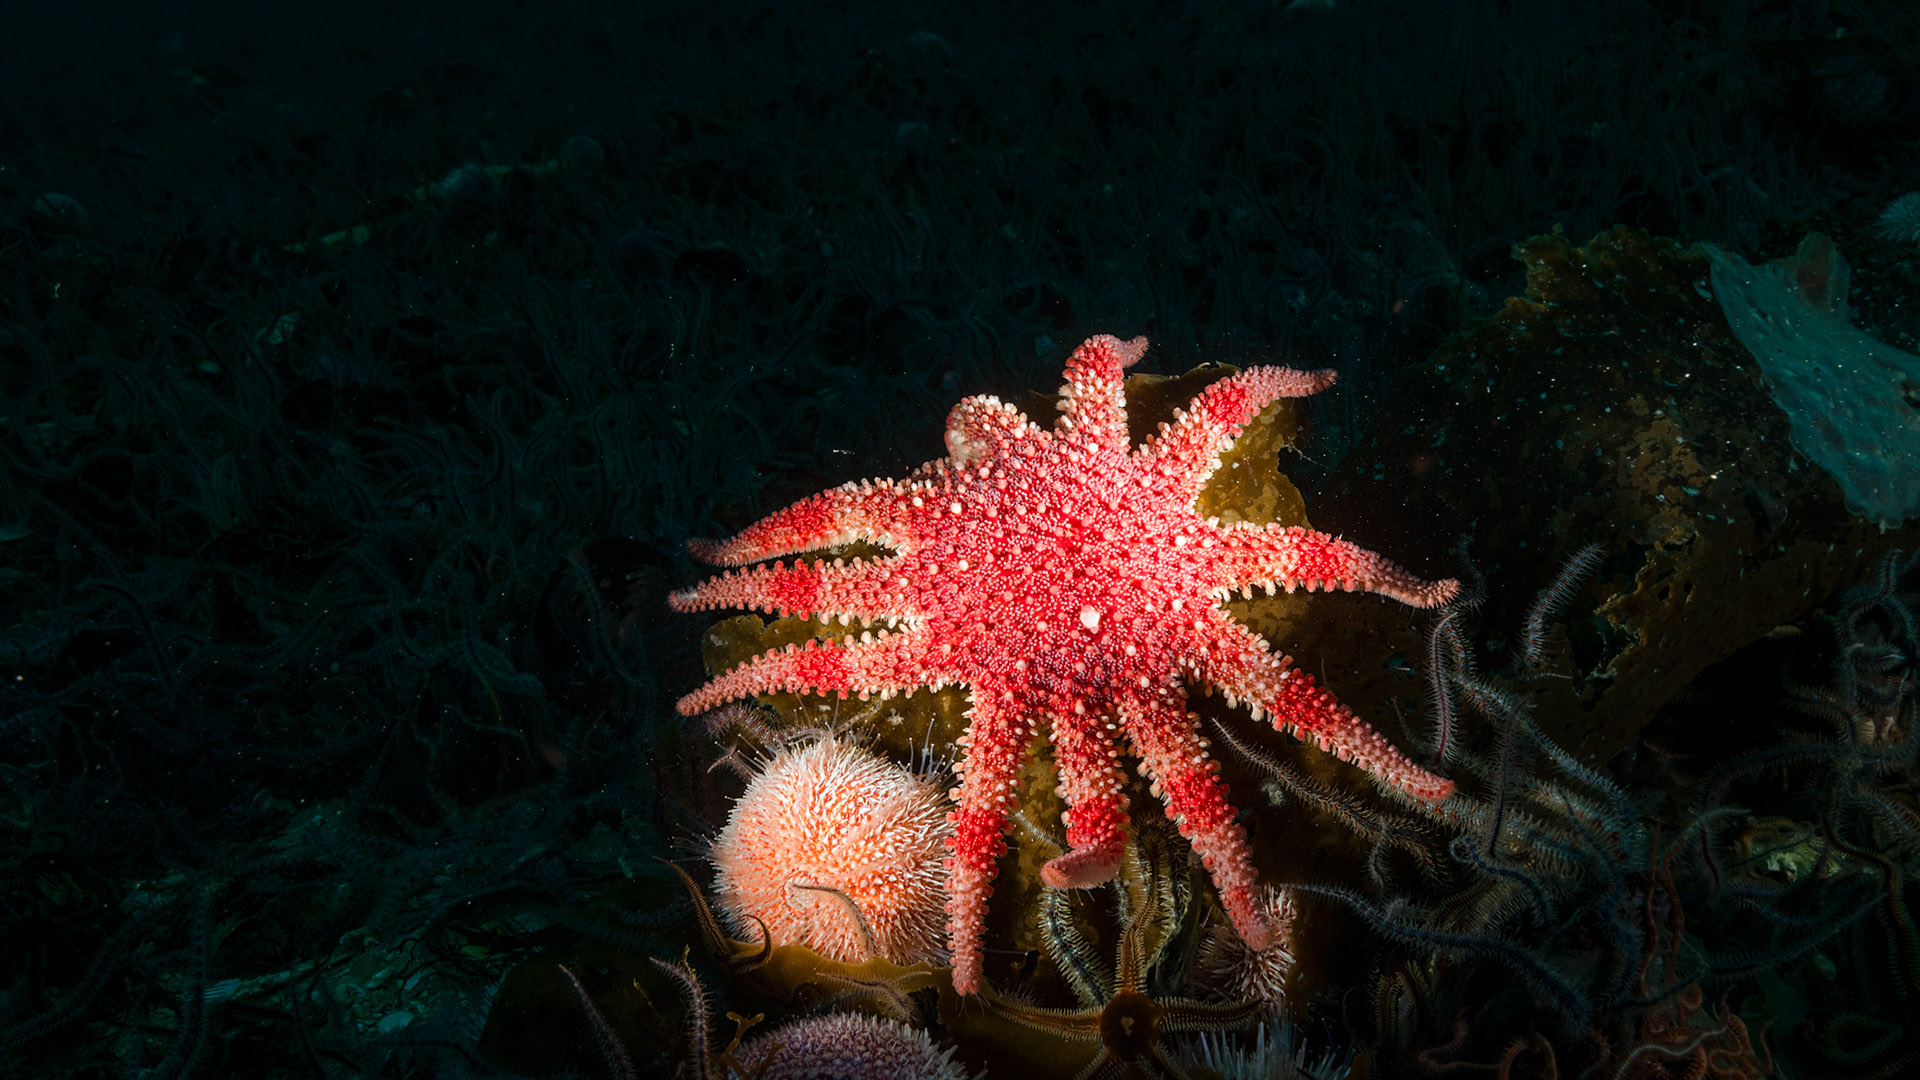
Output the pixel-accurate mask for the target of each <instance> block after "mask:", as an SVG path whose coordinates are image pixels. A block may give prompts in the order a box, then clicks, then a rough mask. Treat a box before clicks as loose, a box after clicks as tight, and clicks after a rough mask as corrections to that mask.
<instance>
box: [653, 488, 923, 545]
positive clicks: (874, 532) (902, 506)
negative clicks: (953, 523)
mask: <svg viewBox="0 0 1920 1080" xmlns="http://www.w3.org/2000/svg"><path fill="white" fill-rule="evenodd" d="M912 497H913V495H912V492H910V491H906V490H902V488H901V486H900V485H899V484H897V483H895V482H894V481H891V480H881V481H872V480H857V481H854V482H853V483H850V484H842V485H841V486H839V487H837V488H833V489H831V490H828V491H823V492H821V493H820V494H818V495H812V496H809V497H807V498H805V499H801V500H800V501H799V502H797V503H794V504H793V505H792V506H789V507H787V508H786V509H784V510H776V511H774V512H773V513H771V514H768V515H767V516H766V517H763V518H761V519H760V520H759V521H756V522H754V523H753V524H751V525H749V526H747V527H746V528H745V529H742V530H741V531H740V532H739V533H738V534H736V535H735V536H733V537H732V538H731V539H727V540H689V541H687V550H688V551H691V552H693V557H694V558H696V559H699V560H700V561H702V562H710V563H718V564H721V565H724V566H744V565H746V564H747V563H751V562H759V561H760V560H762V559H771V558H773V557H774V556H776V555H792V554H794V553H795V552H799V551H808V550H811V549H813V548H823V547H833V546H834V545H836V544H850V543H852V542H854V541H855V540H871V541H874V542H876V543H881V544H885V545H887V546H888V547H891V548H894V549H896V550H900V551H906V550H908V549H910V548H911V546H912V540H913V537H912V536H910V535H908V534H907V512H908V507H909V505H910V502H911V499H912Z"/></svg>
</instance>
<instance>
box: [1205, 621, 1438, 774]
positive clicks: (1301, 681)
mask: <svg viewBox="0 0 1920 1080" xmlns="http://www.w3.org/2000/svg"><path fill="white" fill-rule="evenodd" d="M1207 621H1208V624H1209V625H1208V626H1207V628H1206V632H1205V635H1204V637H1205V641H1204V643H1203V644H1202V646H1201V647H1200V648H1199V649H1198V650H1196V653H1195V658H1194V660H1193V661H1192V662H1193V664H1194V667H1195V674H1196V675H1197V676H1198V677H1199V678H1200V679H1201V680H1203V681H1205V682H1207V683H1209V684H1210V685H1212V686H1213V687H1215V688H1216V689H1218V690H1220V691H1221V692H1223V693H1224V694H1226V696H1227V700H1228V701H1230V702H1233V703H1234V704H1239V703H1241V702H1246V703H1248V704H1250V705H1251V706H1252V707H1253V710H1254V715H1255V716H1256V717H1261V716H1264V717H1266V718H1267V719H1268V720H1270V721H1271V722H1272V724H1273V726H1274V728H1275V729H1276V730H1279V731H1284V732H1286V733H1287V734H1290V735H1295V736H1298V737H1299V738H1301V739H1306V740H1310V741H1312V742H1314V743H1315V744H1316V745H1318V746H1319V748H1320V749H1322V750H1324V751H1326V752H1328V753H1330V754H1332V755H1333V756H1335V757H1337V758H1340V759H1341V760H1342V761H1350V762H1352V763H1353V764H1355V765H1358V766H1359V767H1360V768H1362V769H1365V770H1366V771H1367V772H1369V773H1371V774H1373V777H1374V779H1376V780H1378V781H1380V782H1381V783H1382V784H1385V785H1387V786H1389V787H1393V788H1397V789H1399V790H1401V791H1404V792H1406V793H1407V794H1408V795H1411V796H1413V797H1414V798H1416V799H1421V800H1423V801H1426V802H1440V801H1442V800H1443V799H1445V798H1447V796H1449V795H1452V794H1453V781H1451V780H1447V779H1444V778H1442V777H1439V776H1435V775H1434V774H1433V773H1430V772H1428V771H1427V770H1425V769H1423V768H1421V767H1420V766H1418V765H1415V764H1414V763H1413V762H1412V761H1410V760H1409V759H1408V758H1407V756H1406V755H1405V754H1402V753H1401V752H1400V751H1399V750H1396V749H1394V746H1393V744H1392V743H1390V742H1388V741H1387V740H1386V739H1385V738H1384V737H1383V736H1382V735H1381V734H1380V733H1379V732H1378V731H1375V730H1374V729H1373V728H1372V726H1370V725H1369V724H1368V723H1367V722H1366V721H1364V720H1362V719H1360V718H1359V717H1357V716H1355V715H1353V710H1352V709H1349V708H1347V707H1346V706H1345V705H1342V704H1340V702H1339V701H1338V700H1336V699H1335V698H1334V696H1333V695H1332V694H1330V693H1328V692H1327V691H1326V690H1324V689H1321V688H1320V687H1318V686H1316V685H1314V681H1313V676H1311V675H1308V674H1306V673H1305V672H1303V671H1301V670H1300V669H1298V668H1295V667H1292V666H1291V664H1292V661H1291V660H1289V659H1288V658H1287V657H1284V656H1283V657H1275V656H1274V655H1273V653H1272V652H1270V651H1269V650H1268V648H1267V643H1266V642H1265V641H1263V640H1261V638H1260V637H1259V636H1258V635H1257V634H1255V633H1254V632H1253V631H1251V630H1248V629H1247V628H1246V627H1244V626H1241V625H1240V624H1239V623H1237V622H1234V621H1233V619H1231V618H1229V617H1228V616H1227V614H1226V613H1225V612H1223V611H1220V610H1218V609H1215V610H1214V611H1213V612H1211V613H1210V614H1209V615H1208V616H1207Z"/></svg>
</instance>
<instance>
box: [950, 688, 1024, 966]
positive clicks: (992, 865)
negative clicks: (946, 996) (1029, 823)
mask: <svg viewBox="0 0 1920 1080" xmlns="http://www.w3.org/2000/svg"><path fill="white" fill-rule="evenodd" d="M1027 716H1028V714H1027V712H1026V710H1025V709H1023V708H1022V707H1021V705H1020V704H1019V702H1018V701H1017V700H1016V699H1015V698H1014V697H1013V696H1012V695H1010V694H1005V695H1003V694H1001V693H996V692H993V691H990V690H987V689H985V688H982V687H976V688H975V689H974V693H973V708H972V709H971V710H970V712H969V715H968V720H967V730H966V732H965V733H964V734H962V735H961V736H960V737H959V738H958V739H957V740H955V742H956V744H957V745H959V746H961V747H963V748H964V753H965V756H964V758H963V759H962V760H961V761H960V762H959V763H958V764H956V765H955V766H954V768H955V770H956V771H958V772H959V773H960V786H959V787H958V788H956V789H955V790H954V794H953V797H954V801H955V802H956V803H958V804H959V808H958V809H957V810H955V811H954V812H953V814H952V815H950V817H949V818H948V820H949V821H951V822H952V823H953V835H952V836H951V837H949V838H948V839H947V847H948V849H949V850H951V851H952V852H953V857H952V858H950V859H948V860H947V943H948V946H949V947H950V948H951V949H952V952H953V957H952V959H953V989H954V990H955V992H957V993H961V994H972V993H976V992H978V991H979V989H980V979H981V958H980V939H981V935H982V934H983V933H984V932H985V930H986V924H987V898H988V897H989V896H992V895H993V879H994V875H995V874H997V873H998V872H999V869H1000V868H999V865H998V860H999V858H1000V856H1001V855H1002V854H1004V853H1005V852H1006V850H1007V841H1006V838H1005V836H1004V835H1003V834H1004V833H1005V832H1006V828H1007V814H1008V813H1009V812H1010V811H1011V810H1012V809H1013V801H1014V797H1015V796H1014V793H1015V786H1016V780H1017V777H1018V775H1019V772H1020V760H1021V758H1022V757H1024V756H1025V755H1026V750H1027V746H1028V745H1029V744H1030V743H1031V742H1032V741H1033V738H1034V730H1033V723H1032V721H1031V720H1030V719H1028V718H1027Z"/></svg>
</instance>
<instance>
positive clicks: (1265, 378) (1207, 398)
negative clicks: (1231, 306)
mask: <svg viewBox="0 0 1920 1080" xmlns="http://www.w3.org/2000/svg"><path fill="white" fill-rule="evenodd" d="M1333 377H1334V376H1333V372H1331V371H1296V370H1294V369H1293V368H1283V367H1255V368H1248V369H1247V370H1245V371H1242V372H1238V373H1236V374H1233V375H1229V376H1227V377H1226V378H1224V379H1221V380H1220V381H1219V382H1216V383H1214V384H1213V385H1212V386H1209V387H1207V388H1206V389H1205V390H1202V391H1200V394H1199V396H1197V397H1195V398H1194V399H1193V401H1192V402H1190V403H1189V404H1188V406H1187V407H1186V408H1185V409H1183V410H1181V411H1180V412H1179V414H1178V415H1177V416H1176V417H1175V419H1174V421H1173V422H1172V423H1170V424H1164V425H1162V426H1161V428H1160V433H1159V434H1157V435H1155V436H1154V437H1153V438H1151V439H1148V440H1147V446H1146V451H1145V452H1146V454H1147V455H1148V456H1149V457H1152V458H1155V459H1158V460H1159V461H1162V462H1164V463H1166V465H1167V466H1169V467H1170V468H1171V469H1172V470H1173V472H1174V474H1175V475H1178V476H1181V477H1184V478H1185V480H1186V482H1187V484H1188V486H1189V487H1190V488H1191V492H1190V493H1191V494H1197V493H1198V492H1199V490H1200V488H1201V487H1202V486H1203V485H1204V484H1205V483H1206V480H1207V477H1209V476H1211V475H1212V474H1213V470H1214V469H1215V468H1216V467H1217V466H1218V465H1219V463H1220V453H1221V452H1222V451H1223V450H1225V449H1226V448H1227V447H1229V446H1231V445H1233V440H1235V439H1237V438H1239V437H1240V432H1241V431H1242V430H1244V429H1245V428H1246V426H1247V425H1248V424H1250V423H1252V422H1253V418H1254V417H1256V416H1259V415H1260V410H1262V409H1264V408H1266V407H1267V406H1268V405H1271V404H1273V403H1274V402H1275V401H1277V400H1279V399H1280V398H1283V397H1306V396H1307V395H1309V394H1317V393H1319V392H1320V391H1322V390H1325V389H1326V388H1327V387H1329V386H1332V385H1333Z"/></svg>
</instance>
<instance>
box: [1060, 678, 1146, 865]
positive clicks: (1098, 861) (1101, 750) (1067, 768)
mask: <svg viewBox="0 0 1920 1080" xmlns="http://www.w3.org/2000/svg"><path fill="white" fill-rule="evenodd" d="M1080 708H1082V709H1084V708H1085V706H1084V705H1082V706H1080ZM1049 726H1050V727H1051V729H1052V732H1053V759H1054V767H1055V769H1056V770H1057V771H1058V773H1059V775H1060V797H1061V798H1062V799H1064V800H1066V803H1067V815H1066V820H1067V851H1066V852H1065V853H1064V854H1062V855H1059V856H1057V857H1055V858H1053V859H1051V860H1049V861H1048V862H1047V864H1046V865H1045V866H1042V867H1041V868H1040V880H1041V881H1043V882H1045V883H1046V884H1047V885H1049V886H1051V887H1053V888H1056V889H1089V888H1092V887H1093V886H1095V885H1101V884H1104V883H1106V882H1108V881H1111V880H1113V875H1114V874H1116V873H1118V872H1119V870H1120V860H1121V859H1122V858H1124V857H1125V855H1126V849H1127V832H1126V825H1127V796H1126V792H1125V790H1124V786H1123V785H1124V776H1123V774H1122V773H1121V770H1120V749H1119V741H1118V739H1116V738H1115V733H1114V732H1113V731H1112V727H1113V725H1111V724H1106V723H1088V722H1086V720H1085V719H1084V718H1083V716H1076V717H1074V718H1073V719H1072V720H1071V721H1063V720H1062V719H1059V718H1056V719H1055V720H1054V722H1053V723H1052V724H1051V725H1049Z"/></svg>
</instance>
